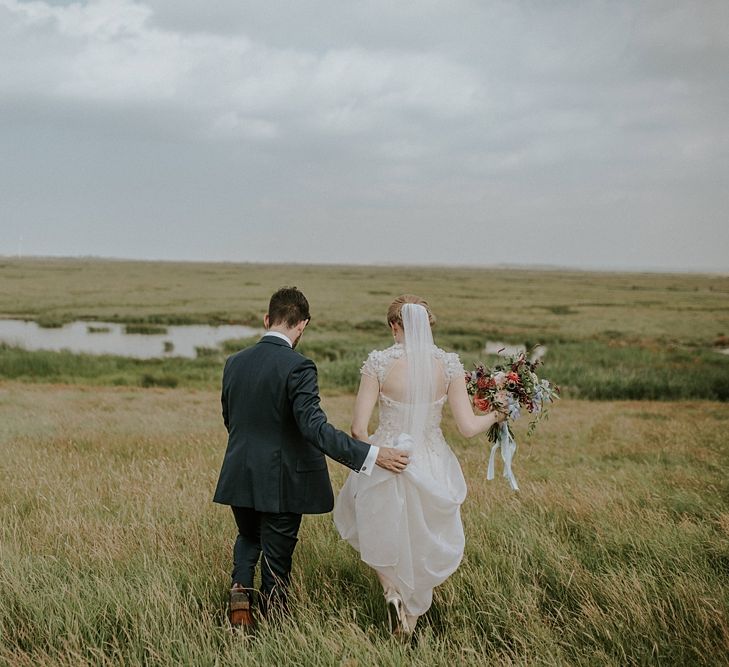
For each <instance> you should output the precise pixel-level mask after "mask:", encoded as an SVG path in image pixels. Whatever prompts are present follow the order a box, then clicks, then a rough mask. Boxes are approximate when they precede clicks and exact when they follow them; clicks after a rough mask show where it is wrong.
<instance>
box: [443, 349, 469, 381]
mask: <svg viewBox="0 0 729 667" xmlns="http://www.w3.org/2000/svg"><path fill="white" fill-rule="evenodd" d="M445 373H446V377H447V378H448V382H449V383H450V382H452V381H453V378H456V377H458V376H459V375H460V376H461V377H463V376H464V375H465V374H466V369H465V368H464V367H463V364H462V363H461V360H460V359H459V357H458V355H457V354H456V353H455V352H447V353H446V355H445Z"/></svg>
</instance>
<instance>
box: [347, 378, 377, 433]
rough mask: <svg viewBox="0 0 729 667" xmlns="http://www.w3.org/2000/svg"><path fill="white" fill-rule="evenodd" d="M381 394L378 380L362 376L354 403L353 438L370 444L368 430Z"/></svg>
mask: <svg viewBox="0 0 729 667" xmlns="http://www.w3.org/2000/svg"><path fill="white" fill-rule="evenodd" d="M379 393H380V385H379V383H378V382H377V380H376V379H375V378H373V377H371V376H369V375H362V380H361V382H360V384H359V391H358V392H357V398H356V399H355V401H354V413H353V414H352V437H353V438H357V440H363V441H364V442H369V435H368V433H367V428H368V426H369V423H370V417H371V416H372V410H374V409H375V403H377V397H378V396H379Z"/></svg>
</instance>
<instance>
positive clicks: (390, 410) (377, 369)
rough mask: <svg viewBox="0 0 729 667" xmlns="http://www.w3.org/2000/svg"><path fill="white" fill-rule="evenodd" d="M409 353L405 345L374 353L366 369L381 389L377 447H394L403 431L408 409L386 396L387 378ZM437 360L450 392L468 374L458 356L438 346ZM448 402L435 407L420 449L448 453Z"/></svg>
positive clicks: (435, 350)
mask: <svg viewBox="0 0 729 667" xmlns="http://www.w3.org/2000/svg"><path fill="white" fill-rule="evenodd" d="M404 354H405V349H404V347H403V345H401V344H395V345H393V346H391V347H388V348H387V349H386V350H373V351H372V352H370V354H369V356H368V357H367V360H366V361H365V362H364V364H363V365H362V369H361V373H362V374H363V375H369V376H370V377H372V378H374V379H376V380H377V382H378V384H379V386H380V397H379V409H380V423H379V426H378V428H377V430H376V431H375V433H374V435H373V436H372V441H373V442H374V443H375V444H377V445H388V446H390V445H392V443H393V441H394V440H395V439H396V438H397V437H398V435H399V434H400V433H401V432H402V430H403V421H404V419H403V416H404V413H405V409H406V408H407V406H406V405H405V404H404V403H402V402H400V401H396V400H395V399H393V398H391V397H390V396H387V395H386V394H385V393H383V392H382V386H383V384H384V383H385V379H386V378H387V374H388V372H389V370H390V368H391V366H392V364H393V363H394V362H395V361H396V360H397V359H401V358H402V357H403V355H404ZM433 358H434V359H435V360H436V361H440V362H441V364H440V365H439V367H440V368H442V372H443V373H444V380H445V388H446V392H447V391H448V387H449V385H450V383H451V381H452V379H453V378H455V377H457V376H458V375H461V376H463V374H464V373H465V370H464V368H463V364H461V360H460V359H459V358H458V355H457V354H456V353H454V352H445V351H444V350H441V349H440V348H439V347H437V346H435V345H434V346H433ZM447 399H448V396H447V393H446V394H444V395H443V396H441V397H440V398H439V399H437V400H436V401H434V402H433V403H432V404H431V407H430V411H429V413H428V418H427V421H426V424H425V432H424V442H423V443H418V445H422V446H425V447H426V448H427V449H428V450H430V451H431V452H436V453H437V452H441V451H442V450H443V449H444V448H445V449H447V444H446V442H445V440H444V439H443V433H442V432H441V430H440V422H441V416H442V412H443V406H444V405H445V403H446V401H447Z"/></svg>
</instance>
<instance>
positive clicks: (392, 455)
mask: <svg viewBox="0 0 729 667" xmlns="http://www.w3.org/2000/svg"><path fill="white" fill-rule="evenodd" d="M409 458H410V457H409V456H408V454H407V452H403V451H400V450H397V449H393V448H392V447H380V451H379V452H378V453H377V460H376V461H375V463H377V465H378V466H380V468H384V469H385V470H389V471H390V472H395V473H401V472H402V471H403V470H405V468H406V467H407V464H408V461H409Z"/></svg>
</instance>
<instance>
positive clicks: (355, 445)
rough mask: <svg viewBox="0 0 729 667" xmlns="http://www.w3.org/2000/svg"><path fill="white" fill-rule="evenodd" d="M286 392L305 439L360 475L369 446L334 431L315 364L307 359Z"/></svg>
mask: <svg viewBox="0 0 729 667" xmlns="http://www.w3.org/2000/svg"><path fill="white" fill-rule="evenodd" d="M287 391H288V395H289V400H290V401H291V405H292V409H293V414H294V419H295V420H296V424H297V426H298V427H299V430H300V431H301V433H302V435H303V436H304V438H306V440H307V441H309V442H310V443H311V444H312V445H314V446H315V447H316V448H317V449H319V450H321V451H322V452H324V454H326V455H327V456H329V457H331V458H333V459H334V460H335V461H338V462H339V463H342V464H344V465H345V466H347V467H348V468H351V469H352V470H355V471H357V472H359V470H360V468H361V467H362V465H363V464H364V462H365V459H366V458H367V454H368V453H369V451H370V445H368V444H367V443H365V442H361V441H360V440H355V439H354V438H350V437H349V436H348V435H347V434H346V433H344V432H343V431H340V430H339V429H336V428H334V427H333V426H332V425H331V424H329V423H328V421H327V416H326V414H324V411H323V410H322V409H321V406H320V405H319V400H320V399H319V385H318V383H317V374H316V365H315V364H314V362H313V361H311V359H305V360H303V361H302V363H301V364H299V365H298V366H297V367H296V368H294V369H293V370H292V371H291V373H290V374H289V377H288V381H287Z"/></svg>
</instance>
